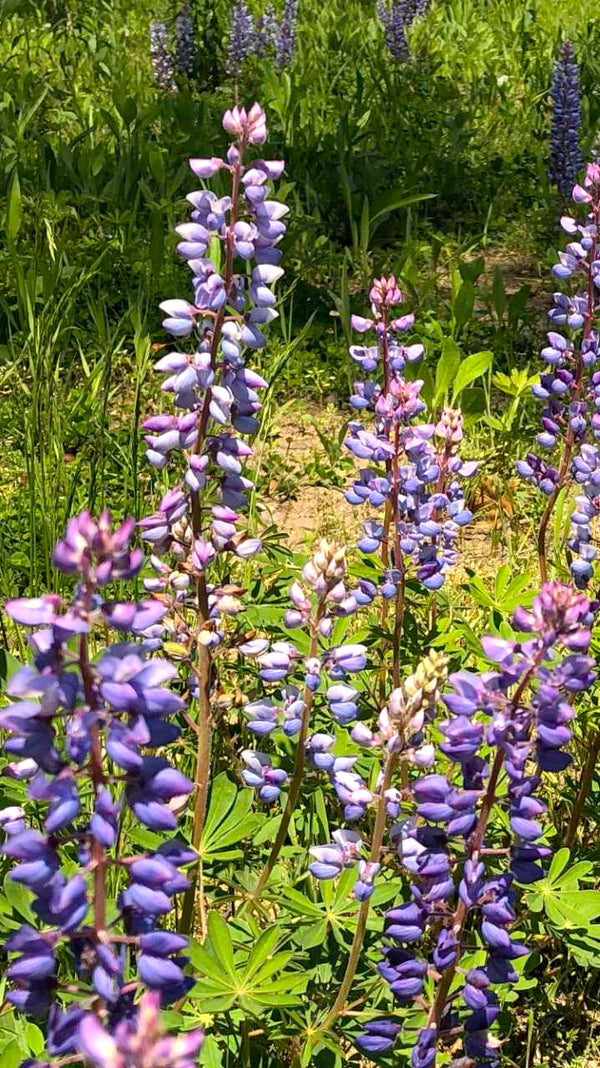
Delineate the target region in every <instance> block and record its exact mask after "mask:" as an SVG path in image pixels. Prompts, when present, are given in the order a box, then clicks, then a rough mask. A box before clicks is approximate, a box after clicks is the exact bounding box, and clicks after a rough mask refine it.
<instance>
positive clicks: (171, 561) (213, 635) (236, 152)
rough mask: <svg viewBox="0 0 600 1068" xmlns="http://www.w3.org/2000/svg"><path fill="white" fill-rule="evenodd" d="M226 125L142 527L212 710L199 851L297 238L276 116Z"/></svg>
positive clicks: (172, 309)
mask: <svg viewBox="0 0 600 1068" xmlns="http://www.w3.org/2000/svg"><path fill="white" fill-rule="evenodd" d="M223 126H224V128H225V130H226V131H227V133H228V134H230V136H231V138H232V143H231V145H230V147H229V149H228V151H227V155H226V157H225V159H218V158H216V157H213V158H208V159H201V158H194V159H190V161H189V163H190V169H191V171H192V173H193V174H194V175H195V176H196V177H197V178H201V179H203V180H206V179H209V178H211V177H213V176H214V175H216V174H217V173H219V172H222V173H224V174H227V175H228V176H229V178H230V181H231V194H230V195H228V196H224V197H221V198H219V197H217V195H216V194H215V193H213V192H211V191H210V190H207V189H205V188H203V189H199V190H197V191H195V192H192V193H189V194H188V198H187V199H188V201H189V202H190V205H191V208H192V214H191V221H190V222H187V223H182V224H181V225H180V226H178V227H177V233H178V235H179V238H180V242H179V244H178V246H177V251H178V252H179V254H180V256H182V258H183V259H184V260H185V261H186V262H187V263H188V265H189V267H190V270H191V272H192V286H193V293H194V298H193V303H189V302H188V301H186V300H181V299H177V300H167V301H164V302H163V303H162V304H161V308H162V310H163V311H164V313H165V319H164V322H163V326H164V328H165V329H166V330H167V331H168V332H169V333H170V334H171V335H172V336H173V337H175V338H178V339H180V338H182V339H185V338H188V337H189V338H190V340H191V341H192V346H191V351H189V352H183V351H173V352H169V353H167V355H165V356H161V357H160V359H159V360H158V361H157V363H156V365H155V368H156V370H157V371H158V372H159V373H160V374H162V375H163V376H164V381H163V384H162V390H163V392H165V393H168V394H171V395H172V396H173V400H174V404H175V410H176V413H177V414H174V415H153V416H151V417H150V418H149V419H147V420H146V421H145V423H144V429H145V430H146V444H147V452H146V456H147V459H148V461H149V463H150V464H151V465H152V466H153V467H154V468H158V469H163V468H165V467H166V466H167V465H168V464H171V466H172V467H174V468H175V472H176V473H175V479H176V482H175V484H174V485H173V486H172V488H171V489H169V490H168V492H167V493H166V494H165V495H164V497H163V499H162V501H161V503H160V506H159V508H158V510H157V511H156V512H155V513H154V514H152V515H150V516H148V517H146V518H145V519H143V520H142V521H141V523H140V527H141V529H142V537H143V539H144V541H146V542H147V543H148V544H149V545H150V546H151V547H152V553H153V555H152V557H151V563H152V566H153V568H154V571H155V577H153V578H151V579H148V580H146V587H147V589H148V590H149V591H150V592H152V593H153V594H155V595H157V596H160V597H161V599H162V601H163V603H164V604H165V605H166V606H167V608H168V609H169V611H168V613H167V614H166V615H165V619H164V620H163V621H162V623H161V625H160V626H157V628H156V630H155V632H154V634H153V640H154V641H155V643H156V645H157V646H160V643H161V641H162V640H163V638H164V637H165V636H166V637H167V638H169V639H170V641H171V642H173V641H174V642H175V643H176V646H177V655H178V658H179V659H180V661H181V663H182V664H183V665H185V666H187V671H188V685H189V688H190V692H191V694H192V696H193V697H194V698H196V699H197V702H198V733H197V738H198V752H197V767H196V776H195V779H196V786H197V789H196V802H195V815H194V830H193V835H192V842H193V845H194V847H195V848H197V847H198V845H199V843H200V837H201V835H202V828H203V824H204V817H205V812H206V802H207V792H208V784H209V778H210V775H209V771H210V769H209V752H210V734H211V723H212V712H211V690H212V687H213V685H214V682H215V666H214V663H215V655H216V654H217V652H218V650H219V647H220V646H221V643H222V641H223V637H224V620H226V619H227V618H228V617H235V616H236V615H237V614H238V613H239V612H240V611H241V610H242V602H241V599H240V598H241V596H242V594H243V592H244V591H243V590H241V589H240V588H239V587H237V586H236V585H235V584H233V583H231V582H228V583H226V584H224V585H222V584H220V583H219V582H218V580H216V578H214V577H213V576H216V574H217V573H218V570H217V568H218V564H219V561H221V560H223V559H228V560H229V561H230V563H229V564H228V567H227V571H228V572H229V571H231V562H235V561H236V560H247V559H248V558H249V557H251V556H253V555H255V554H256V553H257V552H258V551H259V550H260V548H261V543H260V540H259V539H258V538H255V537H250V536H249V535H248V532H247V531H246V530H245V529H244V524H243V520H242V516H241V513H243V511H244V509H245V508H246V505H247V493H248V490H250V489H251V488H252V482H251V481H250V480H249V479H248V478H247V477H246V476H245V474H244V469H243V464H244V462H245V460H246V459H247V458H248V457H250V456H252V449H251V447H250V445H248V444H247V443H246V442H245V441H244V439H243V437H242V436H240V435H248V434H253V433H254V432H255V431H256V430H257V428H258V425H259V423H258V419H257V415H258V412H259V411H260V407H261V405H260V401H259V391H260V390H262V389H264V388H265V387H266V385H267V383H266V382H265V380H264V379H263V378H262V377H261V376H260V375H259V374H257V373H256V372H255V371H252V370H251V369H250V368H249V367H247V366H246V358H245V353H246V351H247V350H256V349H260V348H263V347H264V346H265V345H266V338H265V335H264V333H263V331H264V329H265V327H266V326H268V324H269V323H270V322H272V321H273V320H274V319H276V318H277V315H278V313H277V311H276V310H275V307H274V305H275V303H276V296H275V294H274V292H273V289H272V286H273V284H274V283H275V282H277V280H278V279H279V278H280V277H281V275H282V274H283V271H282V268H281V267H280V266H279V261H280V259H281V252H280V250H279V247H278V246H279V243H280V241H281V239H282V237H283V235H284V234H285V231H286V226H285V223H284V222H283V218H284V216H285V214H286V212H287V208H286V207H285V205H283V204H280V203H279V202H278V201H277V200H274V199H272V198H271V197H270V196H269V192H270V188H271V183H272V182H273V181H274V180H275V179H277V178H279V176H280V175H281V173H282V171H283V163H282V162H281V161H279V160H268V159H267V160H265V159H260V158H254V159H252V160H248V158H247V157H248V155H249V154H250V153H253V152H254V153H256V150H257V149H258V148H259V147H260V146H261V145H263V144H264V142H265V141H266V137H267V127H266V118H265V113H264V111H263V110H262V108H261V107H259V105H258V104H255V105H254V106H253V107H252V108H250V110H249V111H248V112H246V111H245V110H244V108H237V107H236V108H234V109H233V110H232V111H228V112H226V114H225V116H224V118H223ZM215 239H216V240H217V241H218V242H219V243H220V245H221V246H222V257H221V262H222V267H218V266H217V265H216V263H215V262H213V260H211V259H210V258H209V256H208V248H209V243H210V242H211V241H214V240H215ZM193 904H194V901H193V891H190V893H189V894H188V895H187V897H186V903H185V922H186V923H188V924H189V923H191V922H192V919H191V918H192V914H193Z"/></svg>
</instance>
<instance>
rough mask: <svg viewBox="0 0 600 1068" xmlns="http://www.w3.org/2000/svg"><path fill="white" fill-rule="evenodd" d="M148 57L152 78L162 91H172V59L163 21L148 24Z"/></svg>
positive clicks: (173, 87) (173, 80)
mask: <svg viewBox="0 0 600 1068" xmlns="http://www.w3.org/2000/svg"><path fill="white" fill-rule="evenodd" d="M150 59H151V61H152V70H153V72H154V80H155V82H156V84H157V85H158V87H159V89H162V91H163V93H172V92H174V90H175V88H176V86H175V78H174V74H173V61H172V59H171V52H170V48H169V33H168V30H167V27H166V26H165V23H164V22H153V23H152V24H151V26H150Z"/></svg>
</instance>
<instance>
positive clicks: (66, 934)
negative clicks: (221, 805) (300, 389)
mask: <svg viewBox="0 0 600 1068" xmlns="http://www.w3.org/2000/svg"><path fill="white" fill-rule="evenodd" d="M134 530H135V523H134V521H133V520H128V521H126V522H125V523H123V524H122V525H121V526H120V527H116V528H113V526H112V523H111V518H110V515H109V514H108V513H106V512H105V513H103V514H102V515H101V516H100V519H99V520H97V521H96V520H94V519H92V518H91V516H90V515H88V514H87V513H83V514H82V515H80V516H79V517H78V518H77V519H73V520H71V522H70V523H69V525H68V527H67V531H66V534H65V537H64V539H63V540H61V541H60V542H59V543H58V545H57V546H56V549H55V553H54V563H55V565H56V567H57V568H58V569H59V570H60V571H63V572H65V573H66V574H68V575H74V576H75V577H76V578H77V586H76V589H75V593H74V596H73V598H72V600H71V601H70V602H67V601H66V600H64V599H63V598H62V597H61V596H59V595H56V594H44V595H42V596H40V597H35V598H28V599H21V600H15V601H10V602H9V603H8V604H7V605H6V611H7V613H8V615H9V616H10V617H11V618H12V619H13V620H14V621H15V622H17V623H19V624H22V625H23V626H26V627H28V628H30V629H31V633H30V637H29V642H30V646H31V648H32V651H33V663H32V664H31V665H29V666H27V667H22V668H20V669H19V670H17V672H16V673H15V674H14V675H13V676H12V678H11V680H10V682H9V684H8V686H7V691H6V692H7V695H8V697H9V698H10V699H11V703H10V704H8V705H7V706H5V707H4V708H3V709H2V710H1V711H0V726H1V727H2V730H3V731H5V732H6V734H7V740H6V741H5V743H4V751H5V753H6V754H8V756H9V758H10V762H9V763H8V764H7V765H6V766H5V767H4V769H3V774H4V775H5V776H8V777H13V778H15V779H17V780H21V781H26V782H28V784H29V785H28V791H27V792H28V798H29V800H30V801H31V802H32V807H34V808H35V813H36V819H35V821H34V822H35V829H34V827H32V826H30V825H29V824H28V822H26V819H25V817H24V816H23V814H21V818H17V813H15V812H14V811H13V812H12V815H11V818H10V820H6V819H3V820H2V826H3V830H4V831H5V833H6V836H7V837H6V841H5V843H4V847H3V852H4V854H5V856H7V857H10V858H11V860H13V861H15V862H16V864H15V866H14V867H13V869H12V871H11V873H10V875H11V878H12V879H13V880H15V881H16V882H18V883H20V884H21V885H23V886H25V887H26V888H27V889H28V890H29V891H30V892H31V894H32V896H33V904H32V911H33V913H34V915H35V917H36V922H37V923H39V926H33V925H30V924H24V925H22V926H21V927H20V928H18V929H17V930H16V931H14V933H12V934H11V935H10V937H9V938H8V940H7V941H6V943H5V949H6V951H7V952H8V953H9V954H10V956H11V962H10V963H9V966H8V969H7V978H8V980H9V983H10V989H9V991H8V993H7V994H6V999H7V1001H9V1002H10V1003H11V1004H12V1005H14V1006H15V1007H16V1009H17V1010H18V1011H20V1012H23V1013H25V1014H26V1015H28V1016H33V1017H47V1024H46V1048H47V1052H48V1054H49V1055H50V1056H51V1057H64V1056H65V1055H66V1056H67V1057H69V1056H70V1055H72V1054H77V1053H82V1054H84V1055H85V1056H86V1057H87V1058H89V1059H90V1060H91V1061H93V1062H95V1063H98V1064H100V1065H102V1066H104V1065H106V1066H108V1065H109V1064H110V1065H111V1066H119V1065H121V1064H122V1065H123V1066H125V1065H126V1064H140V1065H141V1064H142V1063H144V1064H152V1063H154V1060H153V1057H154V1054H153V1050H155V1054H156V1057H158V1054H159V1052H160V1058H159V1059H160V1063H161V1064H167V1065H171V1066H172V1068H184V1066H186V1065H188V1064H190V1063H191V1062H192V1061H193V1060H194V1059H195V1055H196V1053H197V1052H198V1050H199V1048H200V1045H201V1042H202V1034H201V1032H198V1031H197V1032H195V1033H193V1034H190V1035H187V1036H185V1038H183V1039H179V1038H178V1039H171V1038H168V1037H161V1038H159V1022H158V1009H159V1005H163V1006H164V1005H168V1004H171V1003H172V1002H174V1001H177V1000H178V999H179V998H181V997H182V996H184V995H185V993H186V992H187V991H188V990H189V989H190V987H191V985H193V980H192V979H191V978H190V977H188V976H186V974H185V972H184V968H185V965H186V958H185V956H183V955H182V953H183V951H184V950H185V947H186V944H187V940H186V939H185V938H184V937H182V936H181V935H178V934H175V933H174V932H173V931H170V930H167V929H166V928H164V927H162V926H161V924H162V922H163V920H164V918H165V917H166V916H168V914H169V913H170V912H171V910H172V908H173V900H172V899H173V897H174V896H175V895H177V894H180V893H182V891H184V890H186V888H187V887H188V885H189V884H188V880H187V878H186V877H185V875H184V874H183V873H182V872H181V870H180V869H181V868H182V867H185V866H187V865H189V864H190V863H193V862H194V861H195V860H196V855H195V853H194V852H193V850H190V849H189V847H188V846H186V845H185V844H184V843H183V842H181V841H179V840H177V839H173V838H169V837H166V838H165V839H164V841H163V842H162V844H161V845H160V846H159V848H158V849H157V850H156V851H155V852H145V853H139V854H137V855H132V856H127V854H126V852H125V850H124V844H123V842H124V840H123V837H122V825H123V820H124V819H125V818H126V819H127V820H131V819H132V818H133V819H134V820H137V821H139V822H140V823H141V824H142V825H143V827H145V828H148V829H149V830H151V831H154V832H158V833H160V834H161V835H167V836H168V835H169V834H170V832H172V831H175V830H176V828H177V815H178V813H179V811H180V810H181V808H182V807H183V806H184V805H185V801H186V798H187V796H188V795H189V794H190V792H191V790H192V784H191V783H190V782H189V780H188V779H186V777H185V776H184V775H183V774H182V773H181V772H180V771H177V770H176V769H175V768H173V767H171V766H170V764H169V763H168V761H167V760H166V759H165V757H164V755H162V753H163V752H164V749H165V747H166V746H168V745H169V743H171V742H172V741H173V740H174V739H176V738H177V737H178V734H179V728H178V726H177V725H176V724H174V723H172V722H171V721H170V720H171V717H172V716H173V715H176V714H177V713H179V712H180V711H181V710H182V709H183V707H184V702H183V700H182V698H181V697H180V696H179V695H178V694H177V693H175V692H173V691H171V690H169V689H168V688H166V686H165V685H164V684H165V683H167V682H168V681H169V680H171V679H172V678H173V677H174V676H175V675H176V669H175V668H174V667H173V666H172V665H171V664H170V663H169V662H167V661H166V660H163V659H160V658H158V657H155V658H153V659H151V660H150V659H148V657H147V653H146V652H145V650H144V648H143V645H142V644H141V643H140V642H139V641H134V640H132V638H133V636H136V635H140V634H143V632H144V631H145V630H146V629H147V628H148V627H151V626H152V625H153V624H155V623H156V622H157V621H158V620H160V619H161V617H162V616H163V615H164V613H165V610H166V609H165V606H164V605H163V604H161V603H160V602H158V601H154V600H150V601H142V602H141V603H130V602H128V603H124V604H122V603H119V602H113V601H110V600H106V599H105V598H104V596H103V594H104V591H105V589H106V587H107V585H108V584H109V583H110V582H112V581H115V580H121V581H123V580H128V579H132V578H134V577H135V576H136V575H137V574H138V573H139V571H140V568H141V566H142V562H143V555H142V553H141V551H140V550H138V549H132V548H131V538H132V535H133V532H134ZM98 624H100V625H102V627H103V628H106V627H107V626H108V627H110V628H111V629H113V630H116V631H117V632H118V633H119V634H120V635H122V636H123V638H122V640H120V641H118V642H117V643H116V644H114V645H110V646H108V648H106V649H104V650H103V651H102V652H100V653H99V654H96V655H94V657H93V659H92V656H91V652H90V646H89V642H90V636H91V634H92V632H93V630H94V627H95V626H96V625H98ZM156 750H160V751H161V755H160V756H158V755H155V752H153V751H156ZM37 827H40V829H37ZM109 879H110V885H111V886H115V885H117V886H118V896H117V898H116V901H113V900H109V898H108V893H107V887H108V885H109ZM74 977H75V978H74ZM65 984H66V985H65ZM143 987H146V988H149V990H150V991H151V992H152V993H151V995H150V996H146V997H144V998H142V1000H141V1001H140V1002H139V1005H137V1006H136V1001H137V995H138V993H139V992H140V990H141V989H142V988H143ZM64 989H68V998H67V999H66V1000H63V997H62V990H64ZM74 995H75V997H74ZM155 1047H156V1048H155ZM159 1047H160V1049H159Z"/></svg>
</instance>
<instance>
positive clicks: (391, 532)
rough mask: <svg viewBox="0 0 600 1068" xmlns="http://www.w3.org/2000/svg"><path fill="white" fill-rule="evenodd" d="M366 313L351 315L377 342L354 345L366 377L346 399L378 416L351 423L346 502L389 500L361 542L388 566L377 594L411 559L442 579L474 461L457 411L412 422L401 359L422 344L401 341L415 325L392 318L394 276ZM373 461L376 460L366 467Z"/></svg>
mask: <svg viewBox="0 0 600 1068" xmlns="http://www.w3.org/2000/svg"><path fill="white" fill-rule="evenodd" d="M370 298H371V313H372V314H371V318H365V317H363V316H357V315H354V316H353V317H352V325H353V327H354V329H355V330H357V331H359V332H360V333H366V332H367V331H371V330H372V331H374V333H375V340H376V343H375V344H374V345H370V346H366V345H352V346H351V347H350V355H351V357H352V359H353V360H354V361H355V363H357V364H358V366H359V367H360V369H361V370H362V371H363V372H365V373H366V374H369V375H372V374H373V373H374V372H376V371H377V370H379V369H380V370H381V381H379V380H378V379H376V378H368V379H365V380H364V381H358V382H356V383H355V386H354V389H355V392H354V394H353V395H352V397H351V398H350V404H351V405H352V407H353V408H354V409H355V410H356V411H361V412H368V411H370V412H373V414H374V424H373V426H372V428H371V427H365V426H363V424H362V423H358V422H352V423H350V424H349V427H348V430H349V434H348V437H347V439H346V442H345V444H346V446H347V448H348V449H349V450H350V452H352V454H353V455H354V456H356V457H357V458H358V459H360V460H368V461H370V466H368V467H365V468H363V469H362V470H361V471H360V472H359V474H358V477H357V478H356V480H355V482H354V484H353V486H352V488H351V489H350V490H349V491H348V492H347V493H346V500H347V501H348V502H349V503H350V504H352V505H355V506H362V505H367V506H370V507H371V508H381V507H384V508H385V514H384V518H383V521H379V520H368V521H367V522H366V523H365V525H364V536H363V538H362V539H361V540H360V541H359V543H358V547H359V549H361V551H362V552H364V553H376V552H380V553H381V554H382V558H383V560H384V566H386V570H385V574H384V578H383V582H382V583H381V586H380V590H379V592H380V594H381V596H382V597H383V598H385V599H386V600H389V599H391V598H394V597H395V596H396V595H397V592H398V587H399V585H400V584H401V583H402V582H403V580H404V575H405V573H406V569H407V567H408V566H409V565H410V564H411V563H413V564H414V565H416V577H417V579H418V580H419V581H420V582H422V584H423V585H424V586H425V587H426V588H427V589H429V590H437V589H439V588H440V587H441V586H442V585H443V584H444V577H445V574H446V572H447V570H448V568H450V567H452V566H453V565H454V564H455V562H456V559H457V552H456V540H457V537H458V534H459V531H460V529H461V527H463V526H465V525H466V524H467V523H469V522H470V520H471V519H472V513H471V512H470V510H469V509H468V507H467V505H466V503H465V498H464V489H463V484H462V482H463V479H468V478H471V477H472V476H473V475H474V474H475V472H476V470H477V465H476V464H475V463H474V462H465V461H463V460H462V459H461V457H460V455H459V451H458V449H459V445H460V442H461V440H462V436H463V429H462V428H463V420H462V415H461V413H460V411H455V410H453V409H451V408H447V409H445V410H444V411H443V412H442V415H441V418H440V419H439V420H438V422H437V423H436V424H432V423H421V424H417V425H415V424H414V420H415V419H416V418H417V417H418V416H419V415H420V414H421V413H422V412H423V411H424V409H425V404H424V403H423V401H422V400H421V397H420V392H421V387H422V385H423V383H422V381H421V380H418V379H417V380H416V381H409V380H407V379H406V378H404V377H403V372H404V370H405V367H406V365H407V364H409V363H415V362H417V361H418V360H420V359H421V358H422V355H423V346H422V345H420V344H413V345H402V344H401V343H400V341H399V335H402V334H403V333H404V332H406V331H408V330H410V329H411V328H412V326H413V325H414V317H413V316H412V315H404V316H402V317H400V318H396V319H392V317H391V316H392V309H393V307H394V306H396V305H398V304H400V302H401V300H402V294H401V292H400V289H399V288H398V286H397V284H396V279H395V278H394V277H393V276H392V277H390V278H381V279H377V280H376V281H375V282H374V283H373V285H372V287H371V292H370ZM372 465H375V466H372Z"/></svg>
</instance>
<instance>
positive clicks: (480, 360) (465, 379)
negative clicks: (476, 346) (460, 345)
mask: <svg viewBox="0 0 600 1068" xmlns="http://www.w3.org/2000/svg"><path fill="white" fill-rule="evenodd" d="M493 358H494V357H493V353H491V352H489V351H487V350H486V351H484V352H474V353H473V354H472V355H471V356H467V358H466V359H465V360H463V361H462V363H461V365H460V367H459V369H458V372H457V375H456V379H455V382H454V392H453V395H452V396H453V403H455V401H456V400H457V398H458V397H459V396H460V394H461V393H462V391H463V389H464V388H465V387H466V386H469V385H470V384H471V382H474V381H475V379H476V378H481V375H483V374H485V373H486V371H489V369H490V367H491V366H492V360H493Z"/></svg>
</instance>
